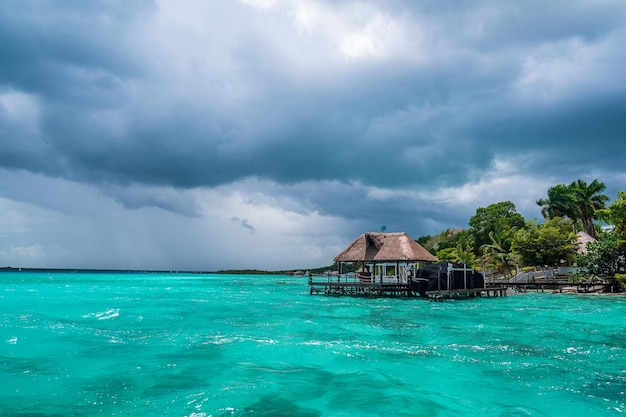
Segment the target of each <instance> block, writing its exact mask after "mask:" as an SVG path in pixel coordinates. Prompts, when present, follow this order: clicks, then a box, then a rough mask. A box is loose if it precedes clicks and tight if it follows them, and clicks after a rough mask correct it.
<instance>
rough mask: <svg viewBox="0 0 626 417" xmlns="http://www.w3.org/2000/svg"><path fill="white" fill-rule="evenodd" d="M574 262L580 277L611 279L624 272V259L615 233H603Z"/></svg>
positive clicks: (618, 237) (625, 267)
mask: <svg viewBox="0 0 626 417" xmlns="http://www.w3.org/2000/svg"><path fill="white" fill-rule="evenodd" d="M576 261H577V265H578V274H580V275H585V276H595V277H602V278H612V277H614V276H615V274H618V273H620V274H621V273H624V272H626V258H625V257H624V251H623V250H622V248H621V247H620V236H619V235H618V234H616V233H604V234H602V235H600V236H599V237H598V240H597V241H596V242H589V243H588V244H587V253H583V254H579V255H578V256H577V257H576Z"/></svg>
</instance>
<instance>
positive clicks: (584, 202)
mask: <svg viewBox="0 0 626 417" xmlns="http://www.w3.org/2000/svg"><path fill="white" fill-rule="evenodd" d="M568 188H569V190H570V192H571V193H572V195H573V197H574V201H575V203H576V206H577V207H578V210H579V214H578V219H579V220H580V221H581V222H582V224H583V227H584V228H585V232H587V234H589V235H590V236H592V237H594V238H595V237H597V236H596V229H595V226H594V224H593V220H594V219H596V210H601V209H604V208H605V205H606V203H607V201H609V196H607V195H604V194H601V193H602V192H603V191H604V190H606V185H604V183H601V182H600V181H598V180H597V179H595V180H593V181H592V182H591V184H589V185H587V182H585V181H584V180H581V179H578V180H576V181H574V182H573V183H571V184H570V185H569V187H568Z"/></svg>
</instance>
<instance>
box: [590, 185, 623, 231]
mask: <svg viewBox="0 0 626 417" xmlns="http://www.w3.org/2000/svg"><path fill="white" fill-rule="evenodd" d="M596 216H597V218H598V220H601V221H604V222H606V223H608V224H611V225H613V227H614V232H615V233H617V234H618V235H619V236H620V238H621V240H622V241H626V192H624V191H618V192H617V199H616V200H613V202H612V203H611V204H610V205H609V207H607V208H605V209H600V210H597V211H596Z"/></svg>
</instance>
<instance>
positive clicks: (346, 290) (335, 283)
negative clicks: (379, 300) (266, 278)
mask: <svg viewBox="0 0 626 417" xmlns="http://www.w3.org/2000/svg"><path fill="white" fill-rule="evenodd" d="M309 286H310V293H311V294H326V295H363V296H371V297H419V294H418V293H416V292H414V291H413V290H411V286H410V283H409V281H408V279H406V278H402V277H394V276H386V277H376V278H374V279H372V277H359V276H358V275H356V274H345V275H314V274H310V275H309ZM506 291H507V288H506V287H489V288H471V289H454V290H438V291H427V292H426V297H427V298H428V299H429V300H430V301H443V300H444V299H446V298H450V299H461V298H470V297H482V296H487V297H498V296H500V297H504V296H506Z"/></svg>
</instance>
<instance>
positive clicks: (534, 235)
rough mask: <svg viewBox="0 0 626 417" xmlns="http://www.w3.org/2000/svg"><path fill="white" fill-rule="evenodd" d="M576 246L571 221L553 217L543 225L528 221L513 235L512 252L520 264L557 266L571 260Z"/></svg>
mask: <svg viewBox="0 0 626 417" xmlns="http://www.w3.org/2000/svg"><path fill="white" fill-rule="evenodd" d="M576 245H577V239H576V234H575V233H573V232H572V226H571V221H569V220H566V219H563V218H561V217H555V218H553V219H550V220H548V221H547V222H545V223H543V224H537V223H536V222H535V221H530V222H528V224H527V225H526V228H525V229H523V230H520V231H519V232H517V233H516V234H515V237H514V238H513V242H512V248H513V250H514V251H515V252H516V253H518V254H519V255H520V256H521V259H522V262H523V263H524V264H526V265H533V266H557V265H558V264H559V261H561V260H573V257H574V253H575V249H576Z"/></svg>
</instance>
